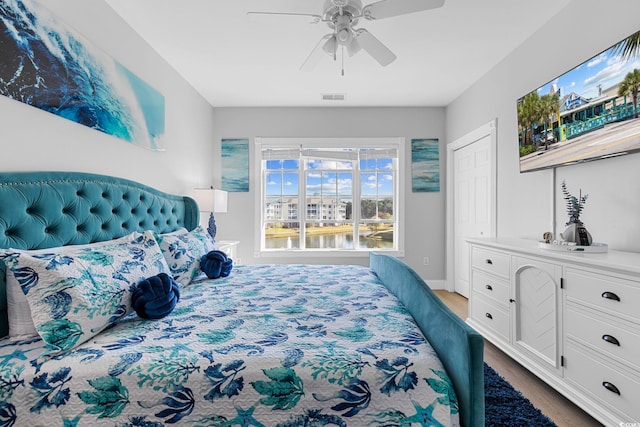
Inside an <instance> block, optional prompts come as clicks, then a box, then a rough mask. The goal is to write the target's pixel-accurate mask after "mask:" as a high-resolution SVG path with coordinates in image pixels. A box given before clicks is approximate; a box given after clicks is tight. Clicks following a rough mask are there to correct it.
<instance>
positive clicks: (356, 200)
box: [351, 152, 362, 250]
mask: <svg viewBox="0 0 640 427" xmlns="http://www.w3.org/2000/svg"><path fill="white" fill-rule="evenodd" d="M351 197H352V199H353V200H352V202H351V215H352V216H353V248H354V249H355V250H358V249H359V248H360V204H361V203H362V202H361V201H360V197H361V196H360V153H359V152H358V159H357V160H356V161H355V162H354V167H353V189H352V191H351Z"/></svg>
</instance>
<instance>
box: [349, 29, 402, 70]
mask: <svg viewBox="0 0 640 427" xmlns="http://www.w3.org/2000/svg"><path fill="white" fill-rule="evenodd" d="M356 39H357V40H358V43H359V45H360V47H362V49H364V50H365V51H367V53H369V55H371V56H372V57H373V59H375V60H376V61H378V62H379V63H380V65H382V66H383V67H386V66H387V65H389V64H391V63H392V62H393V61H395V60H396V55H395V54H394V53H393V52H391V51H390V50H389V48H388V47H386V46H385V45H383V44H382V42H381V41H380V40H378V39H377V38H375V37H374V36H373V35H372V34H371V33H370V32H368V31H367V30H365V29H359V30H358V33H357V38H356Z"/></svg>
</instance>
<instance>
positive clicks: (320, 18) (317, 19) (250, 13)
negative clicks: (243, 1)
mask: <svg viewBox="0 0 640 427" xmlns="http://www.w3.org/2000/svg"><path fill="white" fill-rule="evenodd" d="M247 15H284V16H309V17H311V18H313V21H312V23H313V24H317V23H318V22H321V21H322V16H320V15H315V14H313V13H293V12H247Z"/></svg>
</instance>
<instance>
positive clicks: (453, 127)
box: [446, 0, 640, 252]
mask: <svg viewBox="0 0 640 427" xmlns="http://www.w3.org/2000/svg"><path fill="white" fill-rule="evenodd" d="M639 16H640V2H638V1H637V0H615V1H612V2H607V3H606V4H605V3H602V2H601V1H595V0H573V1H572V2H571V3H570V4H569V5H568V6H567V7H566V8H565V9H563V10H562V11H561V12H560V13H559V14H558V15H557V16H555V17H554V18H552V19H551V20H550V21H549V22H548V23H547V24H546V25H545V26H544V27H542V28H541V29H540V31H538V32H537V33H536V34H534V35H533V36H532V37H531V38H530V39H528V40H527V41H526V42H525V43H523V44H522V45H521V46H520V47H518V48H517V49H516V50H515V51H514V52H512V53H511V54H510V55H508V56H507V57H506V58H505V59H504V60H503V61H502V62H501V63H500V64H499V65H497V66H496V67H495V68H494V69H492V70H491V71H490V72H489V73H487V74H486V75H485V76H484V77H482V79H480V80H479V81H478V82H477V83H476V84H475V85H473V86H472V87H471V88H470V89H468V90H467V91H465V92H464V93H463V94H462V95H461V96H460V97H459V98H458V99H456V100H455V101H454V102H453V103H451V104H450V105H449V106H448V107H447V110H446V134H447V141H448V142H452V141H455V140H456V139H458V138H459V137H461V136H463V135H465V134H466V133H468V132H470V131H472V130H474V129H476V128H477V127H479V126H481V125H483V124H485V123H487V122H489V121H490V120H492V119H494V118H497V119H498V131H497V138H498V160H497V166H498V209H497V214H498V229H497V233H498V236H509V237H525V238H532V239H540V238H541V237H542V233H543V232H545V231H548V230H551V224H553V223H554V221H555V223H556V224H557V227H556V228H557V232H560V231H562V230H563V228H564V224H565V223H566V221H567V220H568V216H567V214H566V210H565V204H564V200H563V199H562V194H561V192H560V184H561V183H562V181H563V180H565V181H566V183H567V185H568V187H569V189H570V190H572V194H577V192H578V190H579V189H582V191H583V193H587V194H589V199H588V201H587V204H586V205H585V209H584V211H583V214H582V215H581V219H582V220H583V222H584V223H585V225H586V227H587V228H588V230H589V231H590V232H591V234H592V235H593V237H594V240H595V241H597V242H603V243H607V244H608V245H609V246H610V248H611V249H618V250H629V251H634V252H639V251H640V221H638V213H639V212H640V167H639V166H640V154H633V155H629V156H625V157H621V158H616V159H608V160H599V161H596V162H591V163H585V164H581V165H575V166H567V167H561V168H557V169H556V172H555V176H554V172H553V171H552V170H545V171H539V172H530V173H525V174H520V173H519V169H518V143H517V138H518V131H517V117H516V100H517V99H518V98H519V97H521V96H523V95H524V94H526V93H528V92H530V91H531V90H534V89H535V88H537V87H539V86H541V85H542V84H545V83H546V82H548V81H550V80H552V79H554V78H555V77H557V76H558V75H560V74H562V73H564V72H566V71H568V70H569V69H571V68H573V67H574V66H576V65H578V64H580V63H582V62H583V61H585V60H587V59H589V58H591V57H592V56H595V55H596V54H598V53H600V52H601V51H603V50H605V49H607V48H608V47H610V46H611V45H613V44H614V43H617V42H618V41H620V40H622V39H623V38H625V37H627V36H629V35H631V34H632V33H634V32H636V31H638V30H640V20H638V17H639ZM554 193H555V196H554ZM554 212H555V214H554ZM551 231H553V230H551Z"/></svg>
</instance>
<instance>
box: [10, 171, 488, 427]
mask: <svg viewBox="0 0 640 427" xmlns="http://www.w3.org/2000/svg"><path fill="white" fill-rule="evenodd" d="M198 224H199V213H198V207H197V205H196V203H195V202H194V201H193V200H192V199H191V198H189V197H181V196H174V195H170V194H166V193H163V192H160V191H157V190H155V189H153V188H150V187H147V186H144V185H142V184H139V183H136V182H133V181H129V180H125V179H121V178H116V177H109V176H103V175H97V174H89V173H79V172H14V173H0V251H2V252H0V336H4V337H5V338H3V339H2V340H0V426H12V425H46V426H52V425H60V426H62V425H65V426H67V425H70V426H71V425H91V426H94V425H109V426H156V425H167V424H186V425H193V426H232V425H240V426H276V425H278V426H294V425H295V426H302V425H308V426H313V425H337V426H346V425H370V426H375V425H380V426H383V425H384V426H394V425H395V426H411V425H434V426H440V425H459V424H460V425H464V426H480V425H484V377H483V340H482V337H481V336H480V335H479V334H478V333H476V332H475V331H474V330H472V329H471V328H469V327H468V326H467V325H466V324H465V323H464V322H463V321H462V320H461V319H459V318H458V317H457V316H455V315H454V314H453V313H452V312H451V311H450V310H449V309H448V308H447V307H446V306H445V305H444V304H442V302H441V301H440V300H439V299H438V298H437V296H435V295H434V294H433V292H432V291H431V290H430V289H429V288H428V286H427V285H426V284H425V283H424V282H423V281H422V279H420V277H419V276H418V275H417V274H416V273H415V272H414V271H413V270H411V268H409V267H408V266H407V265H406V264H404V263H403V262H402V261H400V260H398V259H396V258H394V257H391V256H388V255H384V254H377V253H372V254H371V257H370V266H369V267H362V266H345V265H335V266H328V265H299V264H292V265H275V264H274V265H243V266H233V267H232V268H231V271H230V272H229V271H228V270H227V274H226V275H221V276H220V275H218V276H214V277H215V278H209V277H207V275H205V274H204V273H203V272H202V271H201V269H199V268H197V264H198V263H197V262H195V263H193V265H195V267H193V266H192V267H190V268H192V269H191V270H189V271H186V270H185V269H182V270H181V269H180V268H177V267H176V266H178V267H181V266H184V265H187V264H180V263H181V262H183V261H181V260H184V259H185V256H186V255H185V254H187V255H188V254H189V250H186V251H181V250H179V248H180V245H176V242H180V241H181V240H180V239H187V238H189V239H192V240H190V241H189V242H190V243H189V244H191V243H193V242H196V245H197V244H199V242H204V240H205V239H206V237H203V236H202V235H201V234H198V233H202V230H201V228H200V227H199V226H198ZM194 236H195V237H194ZM196 237H197V238H196ZM194 239H195V240H194ZM185 241H186V240H185ZM202 244H203V245H204V246H203V247H199V246H198V250H200V251H204V252H209V251H210V252H209V253H210V254H213V253H216V252H217V251H216V248H215V244H214V243H213V241H211V242H206V243H202ZM211 244H213V245H214V246H208V245H211ZM176 247H178V249H176ZM9 248H12V249H9ZM3 249H4V250H3ZM20 250H22V251H20ZM194 251H195V250H194ZM169 252H170V253H169ZM194 253H195V252H194ZM172 257H173V258H172ZM192 258H194V259H195V258H198V259H199V256H198V257H192ZM89 259H90V261H87V260H89ZM176 259H178V261H176ZM81 260H84V261H82V262H85V263H87V262H91V263H96V262H98V261H99V262H100V263H101V264H100V268H102V269H103V270H100V269H98V270H95V271H94V270H91V269H89V268H88V267H87V269H82V268H80V267H75V266H76V265H77V264H79V265H85V264H82V262H81ZM96 260H98V261H96ZM174 261H175V262H174ZM226 261H228V262H231V260H226ZM92 265H93V264H92ZM189 265H191V264H189ZM8 267H9V268H8ZM40 267H42V269H41V270H38V269H39V268H40ZM74 268H75V270H74ZM83 268H84V267H83ZM203 268H204V267H203ZM105 269H106V270H105ZM7 270H10V271H9V272H7ZM34 270H35V271H37V272H38V273H39V274H34V273H33V271H34ZM106 271H108V272H110V273H108V274H107V273H105V272H106ZM218 271H220V270H218ZM87 272H89V273H87ZM76 273H77V274H78V276H74V274H76ZM167 273H168V274H167ZM107 275H110V277H111V279H110V280H108V281H105V280H103V281H100V280H98V279H99V278H100V277H103V276H105V277H106V276H107ZM136 275H138V276H140V277H138V276H136ZM163 275H164V276H163ZM34 277H36V278H39V279H40V282H38V281H36V280H34ZM133 277H138V278H136V279H135V280H134V279H132V278H133ZM147 277H148V278H147ZM159 277H162V284H161V285H158V286H160V287H159V288H154V289H162V295H161V296H158V298H161V299H162V301H163V305H154V306H153V309H152V308H151V303H152V301H151V300H150V301H149V302H147V301H146V300H145V303H146V306H145V305H142V303H140V304H138V302H140V301H142V300H143V299H141V298H138V300H136V299H135V298H136V297H137V296H139V295H140V292H141V291H140V289H142V282H145V283H146V284H147V285H149V284H150V283H151V282H152V281H151V279H152V278H154V279H156V278H159ZM167 277H172V278H170V279H169V278H167ZM96 278H98V279H96ZM141 278H143V279H144V280H141ZM45 279H47V280H49V279H50V280H49V281H48V282H47V283H53V285H49V284H47V286H44V285H42V284H41V283H44V282H45ZM174 279H175V280H174ZM7 282H8V283H9V286H7ZM111 282H118V283H119V282H122V283H127V285H126V286H120V287H118V286H116V287H115V288H114V289H110V288H109V286H112V283H111ZM134 282H137V283H134ZM16 283H17V285H16ZM79 283H80V284H79ZM86 283H91V286H93V287H91V286H90V285H87V284H86ZM100 283H102V284H103V285H104V287H105V288H109V292H107V291H105V289H102V288H100V286H98V285H99V284H100ZM154 283H156V284H157V283H160V279H156V282H154ZM107 284H108V285H107ZM85 286H86V287H87V288H84V287H85ZM114 286H115V285H114ZM149 286H150V285H149ZM162 286H164V287H162ZM7 288H9V293H11V292H12V291H15V289H16V288H19V290H20V291H22V292H18V294H17V295H16V294H11V295H12V297H11V298H12V300H11V301H13V302H12V303H11V307H12V314H11V316H12V317H11V318H12V319H15V316H16V313H17V312H19V313H20V314H21V315H22V316H23V317H22V318H21V319H20V322H25V324H24V325H23V324H20V325H19V327H18V326H15V325H16V324H17V322H14V320H12V324H11V326H12V328H13V329H15V330H13V331H12V334H11V336H8V334H9V329H10V324H9V321H8V309H7V293H8V292H7ZM25 289H26V291H25ZM52 289H53V290H55V293H53V291H52ZM78 289H84V290H83V292H85V293H84V294H82V293H78V294H76V293H74V292H80V291H78ZM87 289H89V291H87ZM38 292H45V293H41V294H39V293H38ZM23 294H26V297H27V298H28V307H30V308H31V310H30V315H25V313H24V312H23V311H21V310H22V309H18V308H17V307H18V306H17V305H16V304H17V303H16V302H15V301H16V299H17V298H22V295H23ZM107 294H108V297H106V296H105V295H107ZM114 295H117V298H116V297H115V296H114ZM145 297H146V294H145ZM82 298H85V299H82ZM167 298H169V299H170V302H171V306H170V307H168V306H167V304H168V303H166V304H165V302H164V301H165V300H167ZM158 300H159V299H156V300H154V301H158ZM114 301H115V302H114ZM131 301H133V303H131ZM167 301H168V300H167ZM20 303H21V304H24V301H21V302H20ZM131 304H133V305H135V306H136V307H135V310H134V309H133V308H132V307H131ZM136 304H137V305H136ZM154 304H155V302H154ZM141 305H142V309H143V310H142V311H141V312H139V311H138V308H139V306H141ZM21 307H23V308H24V306H21ZM145 309H147V310H148V311H144V310H145ZM158 312H159V313H160V314H159V315H157V316H155V317H153V316H151V315H150V317H149V316H146V314H149V313H158ZM138 313H140V315H138ZM142 313H144V314H145V315H144V316H143V314H142ZM25 316H26V317H25ZM29 316H30V317H29ZM141 316H142V317H141ZM105 319H106V320H105ZM31 323H33V324H34V325H31ZM34 326H35V328H36V329H31V330H29V328H33V327H34ZM23 327H24V328H25V329H21V328H23ZM16 328H17V329H16ZM425 337H426V339H425Z"/></svg>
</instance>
